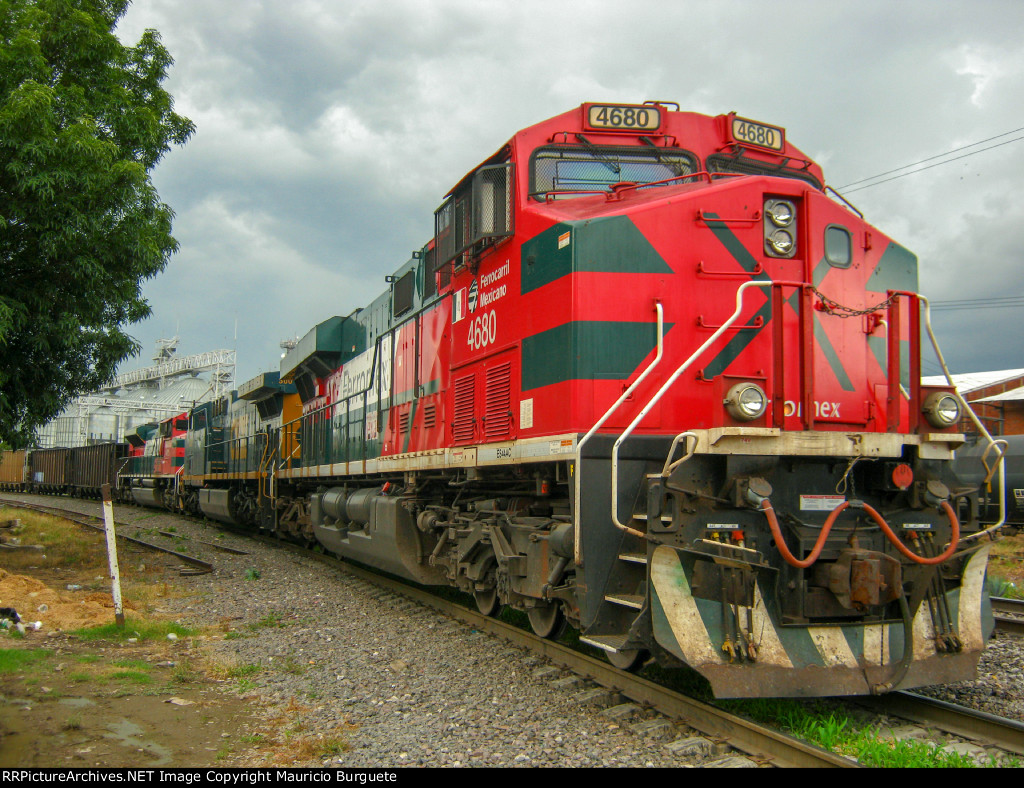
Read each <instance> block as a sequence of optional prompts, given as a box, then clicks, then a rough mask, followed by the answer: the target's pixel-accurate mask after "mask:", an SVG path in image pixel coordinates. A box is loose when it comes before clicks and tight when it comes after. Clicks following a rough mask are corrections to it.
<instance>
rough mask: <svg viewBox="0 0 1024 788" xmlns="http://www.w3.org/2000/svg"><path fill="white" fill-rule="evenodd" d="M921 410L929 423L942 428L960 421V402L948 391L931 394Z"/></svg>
mask: <svg viewBox="0 0 1024 788" xmlns="http://www.w3.org/2000/svg"><path fill="white" fill-rule="evenodd" d="M921 410H922V411H923V412H924V417H925V418H926V419H927V420H928V423H929V424H931V425H932V426H933V427H935V428H937V429H940V430H941V429H945V428H947V427H952V426H953V425H954V424H956V423H957V422H958V421H960V402H959V401H958V400H957V398H956V397H954V396H953V395H952V394H950V393H949V392H947V391H936V392H935V393H934V394H929V395H928V397H927V398H926V399H925V401H924V407H922V409H921Z"/></svg>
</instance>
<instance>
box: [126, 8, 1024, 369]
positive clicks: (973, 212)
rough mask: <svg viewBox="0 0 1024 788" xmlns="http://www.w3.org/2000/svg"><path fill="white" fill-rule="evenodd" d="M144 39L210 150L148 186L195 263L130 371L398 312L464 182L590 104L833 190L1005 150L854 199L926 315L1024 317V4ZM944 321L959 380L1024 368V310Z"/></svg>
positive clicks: (295, 28)
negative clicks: (912, 269)
mask: <svg viewBox="0 0 1024 788" xmlns="http://www.w3.org/2000/svg"><path fill="white" fill-rule="evenodd" d="M145 28H155V29H157V30H158V31H159V32H160V33H161V35H162V36H163V40H164V43H165V44H166V46H167V48H168V49H169V50H170V52H171V55H172V56H173V57H174V59H175V61H176V62H175V65H174V66H173V68H172V70H171V73H170V77H169V79H168V80H167V83H166V87H167V89H168V90H169V91H170V92H171V93H172V95H173V96H174V97H175V100H176V109H177V111H178V112H180V113H182V114H184V115H186V116H188V117H190V118H191V119H192V120H193V121H194V122H195V123H196V127H197V131H196V133H195V135H194V137H193V138H192V140H191V141H190V142H189V143H188V144H187V145H186V146H184V147H182V148H176V149H174V150H173V151H171V153H169V154H168V155H167V156H166V157H165V159H164V160H163V162H162V163H161V164H160V166H159V167H158V168H157V170H156V172H155V175H154V180H155V183H156V186H157V188H158V190H159V192H160V195H161V198H162V199H163V200H164V201H165V202H166V203H168V204H169V205H170V206H171V207H172V208H173V209H174V211H175V212H176V214H177V219H176V222H175V227H174V235H175V237H176V238H177V239H178V241H179V243H180V245H181V249H180V251H179V252H178V254H176V255H175V256H174V257H173V258H172V260H171V262H170V264H169V265H168V267H167V269H166V270H165V272H164V273H163V274H162V275H160V276H159V277H157V278H156V279H154V280H152V281H150V282H149V283H148V284H147V286H146V287H145V294H146V297H147V298H148V299H149V301H150V303H151V304H152V306H153V315H152V317H151V318H150V319H149V320H147V321H146V322H144V323H142V324H139V325H136V326H134V327H133V328H132V329H130V333H132V334H133V335H134V336H135V337H136V338H137V339H139V340H140V341H141V342H142V344H143V354H142V356H141V358H140V359H137V360H135V361H130V362H126V363H125V364H124V365H123V366H122V371H124V370H127V369H131V368H135V367H137V366H142V365H144V364H148V363H149V357H150V355H151V351H152V349H153V346H154V342H155V340H156V339H157V338H159V337H168V336H172V335H174V334H178V335H179V336H180V337H181V345H180V349H179V353H181V354H189V353H198V352H201V351H204V350H212V349H217V348H231V347H233V346H237V350H238V371H237V381H238V382H244V381H245V380H247V379H249V378H250V377H252V376H253V375H255V374H256V373H257V372H260V371H263V370H270V369H276V368H277V365H278V360H279V358H280V353H281V351H280V350H279V348H278V344H279V343H280V341H281V340H283V339H286V338H288V337H293V336H296V335H298V336H300V337H301V336H302V335H304V334H305V333H306V332H307V331H308V330H309V329H310V328H312V327H313V326H314V325H315V324H316V323H317V322H320V321H322V320H324V319H326V318H327V317H330V316H331V315H335V314H339V315H345V314H348V313H349V312H351V311H352V310H353V309H355V308H357V307H360V306H364V305H366V304H367V303H369V301H371V300H372V299H373V298H374V297H375V296H377V295H378V294H379V293H381V292H382V291H383V290H384V288H385V283H384V276H385V275H387V274H389V273H391V272H392V271H393V270H394V269H395V268H397V267H398V266H399V265H400V264H402V263H403V262H405V261H406V260H408V258H409V253H410V252H411V251H412V250H413V249H417V248H419V247H421V246H422V245H423V244H424V243H425V242H426V241H427V240H428V239H429V238H430V236H431V235H432V233H433V212H434V210H435V209H436V208H437V206H438V205H439V204H440V202H441V200H442V198H443V197H444V195H445V193H446V192H447V191H448V190H449V189H450V188H451V187H452V186H453V185H454V184H455V183H456V182H457V181H458V180H459V179H460V178H461V177H462V176H463V175H464V174H465V173H466V172H467V171H469V170H470V169H472V168H473V167H474V166H475V165H476V164H477V163H479V162H480V161H481V160H483V159H484V158H486V157H487V156H489V155H490V154H491V153H493V152H494V151H495V150H497V149H498V148H499V147H500V146H501V145H502V144H503V143H504V142H505V141H506V140H507V139H508V138H509V137H510V136H511V135H512V134H513V133H514V132H515V131H516V130H518V129H520V128H523V127H525V126H529V125H531V124H533V123H536V122H538V121H540V120H544V119H546V118H549V117H551V116H553V115H556V114H558V113H561V112H564V111H566V110H568V109H571V108H573V107H576V106H578V105H580V104H581V103H583V102H587V101H604V102H623V103H625V102H628V103H639V102H641V101H644V100H646V99H659V100H668V101H677V102H679V104H680V105H681V106H682V108H683V109H685V110H693V111H697V112H703V113H707V114H711V115H718V114H721V113H726V112H729V111H736V112H737V113H738V114H740V115H741V116H744V117H748V118H755V119H758V120H762V121H765V122H769V123H772V124H775V125H780V126H784V127H786V129H787V134H788V138H789V139H790V141H791V142H793V143H794V144H795V145H797V146H798V147H799V148H801V149H802V150H803V151H804V152H805V153H807V154H808V155H810V156H811V157H813V158H814V159H816V160H817V161H818V162H819V163H820V164H821V165H822V167H823V168H824V171H825V176H826V179H827V182H828V183H829V184H830V185H832V186H834V187H838V188H841V187H844V186H847V185H848V184H852V183H853V182H855V181H860V180H861V179H864V178H868V177H870V176H874V175H877V174H879V173H884V172H887V171H889V170H894V169H896V168H899V167H903V166H904V165H908V164H911V163H914V162H918V161H921V160H923V159H926V158H929V157H931V156H935V155H938V154H942V153H945V152H947V151H952V150H954V149H957V148H961V147H963V146H966V145H970V144H971V143H978V142H981V141H983V140H987V139H989V138H993V137H997V135H1005V136H998V138H996V139H992V140H991V141H989V142H987V143H985V144H982V145H977V146H974V147H970V148H967V149H966V150H963V151H960V152H958V153H955V154H952V156H950V157H946V158H939V159H934V160H931V161H929V162H926V163H925V164H923V165H921V166H922V167H924V166H928V165H931V164H936V163H938V162H941V161H946V160H947V159H948V158H952V157H954V156H964V155H965V154H970V153H974V152H976V151H981V150H982V149H984V148H988V147H992V146H997V145H998V146H999V147H994V148H993V149H992V150H988V151H984V152H977V153H975V155H970V156H967V157H966V158H962V159H960V160H958V161H953V162H952V163H948V164H943V165H942V166H936V167H932V168H931V169H927V170H924V171H922V172H920V173H919V174H914V175H909V176H906V177H899V178H897V179H895V180H891V181H889V182H886V183H881V184H880V185H877V186H871V187H869V188H863V189H859V186H863V185H864V184H860V185H859V186H857V185H853V186H849V188H848V189H844V190H843V193H844V194H845V195H846V196H847V197H848V199H849V200H850V201H851V202H853V203H854V204H855V205H857V207H858V208H860V209H861V211H863V212H864V214H865V215H866V217H867V219H868V220H869V221H871V222H872V223H873V224H875V225H876V226H877V227H878V228H879V229H880V230H882V231H883V232H885V233H887V234H889V235H890V236H892V237H893V238H895V239H896V240H897V241H899V242H900V243H902V244H903V245H905V246H907V247H908V248H910V249H911V250H912V251H914V252H915V253H916V254H917V255H918V256H919V258H920V287H921V290H922V291H923V292H924V294H925V295H927V296H928V297H929V298H931V299H932V300H933V301H937V302H943V301H961V302H962V301H964V300H967V299H991V298H1001V299H1005V298H1007V297H1012V296H1016V297H1019V299H1018V303H1021V304H1024V265H1022V260H1021V249H1022V248H1024V199H1021V197H1020V190H1021V189H1022V185H1024V141H1021V140H1019V138H1021V137H1024V43H1022V39H1021V32H1022V31H1024V3H1022V2H1020V0H1006V1H1005V2H1003V1H997V0H980V1H977V2H971V3H968V2H955V3H954V2H942V0H923V1H921V2H912V1H907V0H904V1H902V2H898V3H894V2H889V1H886V2H870V1H867V2H866V1H865V0H860V1H859V2H831V1H830V2H823V1H822V0H815V1H814V2H797V1H795V0H776V2H772V3H764V2H753V1H751V2H740V1H734V2H727V1H725V0H717V1H716V2H694V1H693V0H686V2H682V1H681V0H680V1H679V2H669V0H662V1H661V2H645V1H644V0H630V1H629V2H623V1H622V0H616V1H615V2H610V1H609V2H603V1H599V0H590V1H588V2H559V1H558V0H541V1H540V2H532V1H530V0H527V1H524V0H518V1H517V2H508V1H507V0H502V2H484V1H482V0H451V1H450V2H427V1H426V0H419V1H417V0H405V1H404V2H388V0H376V1H374V2H350V1H348V2H347V1H346V0H244V2H237V1H236V2H230V1H227V2H226V1H225V0H134V4H133V6H132V7H131V9H130V10H129V12H128V15H127V16H126V17H125V18H124V20H123V21H122V23H121V25H120V27H119V33H120V35H121V37H122V38H123V39H124V40H126V41H128V42H130V43H135V42H136V41H137V40H138V38H139V36H140V34H141V33H142V31H143V30H144V29H145ZM1014 130H1017V131H1016V133H1012V134H1006V133H1007V132H1013V131H1014ZM904 172H906V170H900V171H899V172H896V173H893V174H892V175H901V174H902V173H904ZM892 175H889V176H887V177H892ZM858 189H859V190H858ZM934 317H935V323H936V328H937V330H938V333H939V337H940V341H941V343H942V347H943V351H944V353H945V355H946V358H947V361H949V363H950V366H951V368H952V371H954V372H972V371H981V370H994V369H1009V368H1020V367H1024V342H1022V340H1021V332H1020V329H1019V327H1020V325H1021V322H1022V318H1024V306H1016V307H1012V308H998V309H996V308H991V307H989V308H974V309H957V310H943V311H936V312H935V314H934ZM236 322H237V334H238V338H237V343H236V341H235V339H234V336H235V325H236ZM937 372H938V366H937V365H936V364H934V363H930V362H927V361H926V363H925V367H924V373H925V374H935V373H937Z"/></svg>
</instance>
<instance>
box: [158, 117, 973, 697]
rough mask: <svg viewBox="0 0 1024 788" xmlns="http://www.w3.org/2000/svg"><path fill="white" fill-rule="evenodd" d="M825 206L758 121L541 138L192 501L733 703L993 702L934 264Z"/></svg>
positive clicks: (477, 185)
mask: <svg viewBox="0 0 1024 788" xmlns="http://www.w3.org/2000/svg"><path fill="white" fill-rule="evenodd" d="M827 191H828V190H827V189H826V187H825V178H824V175H823V173H822V171H821V168H820V167H819V166H818V165H817V164H815V163H814V162H813V161H811V160H809V159H808V157H807V156H805V155H804V154H803V153H801V152H800V151H799V150H798V149H797V148H795V147H794V146H793V145H792V144H791V143H790V142H789V141H788V139H787V138H786V134H785V131H784V130H783V129H782V128H779V127H777V126H773V125H769V124H766V123H762V122H758V121H753V120H747V119H744V118H740V117H737V116H736V115H734V114H729V115H721V116H718V117H707V116H704V115H699V114H695V113H688V112H680V111H678V106H675V107H674V108H673V106H670V105H669V104H667V103H664V102H648V103H645V104H640V105H611V104H608V105H605V104H584V105H583V106H581V107H579V108H577V109H574V110H571V111H569V112H566V113H564V114H562V115H559V116H557V117H554V118H552V119H550V120H547V121H544V122H543V123H538V124H537V125H535V126H532V127H530V128H527V129H525V130H523V131H520V132H518V133H517V134H516V135H515V136H513V137H512V138H511V139H510V140H509V141H508V142H507V143H506V144H505V145H503V146H502V147H501V148H500V149H499V150H498V151H497V152H496V153H495V154H494V155H493V156H492V157H490V158H489V159H488V160H487V161H485V162H483V163H482V164H481V165H480V166H479V167H477V168H476V169H474V170H473V171H472V172H470V173H469V174H468V175H466V177H465V178H463V179H462V180H461V181H459V183H458V184H457V185H456V186H455V187H454V188H453V189H452V190H451V192H450V193H449V194H448V196H447V197H446V199H445V200H444V202H443V204H442V205H441V207H440V208H439V209H438V210H437V212H436V215H435V230H436V231H435V237H434V238H433V239H432V241H431V242H430V243H429V244H427V245H426V246H425V247H424V248H423V249H422V250H421V251H419V252H416V253H414V255H413V258H412V259H411V260H410V261H409V262H408V263H406V264H405V265H404V266H402V267H401V268H400V269H399V270H398V271H397V272H396V273H395V274H394V275H392V276H389V277H387V279H388V281H389V283H390V287H389V288H388V290H387V291H386V292H385V293H384V294H382V295H381V297H380V298H378V299H377V300H376V301H374V302H373V303H372V304H371V305H369V306H367V307H365V308H363V309H358V310H356V311H354V312H352V313H351V314H349V315H347V316H346V317H333V318H330V319H329V320H326V321H325V322H323V323H321V324H319V325H318V326H316V327H315V328H314V329H313V330H312V331H311V332H310V333H309V334H308V335H307V336H306V337H305V338H304V339H303V340H302V341H301V342H299V343H298V345H297V346H296V347H295V348H294V350H292V351H290V352H289V353H288V354H287V356H286V357H285V358H284V359H283V361H282V362H281V370H280V376H278V375H277V374H276V373H274V374H273V375H264V376H260V377H258V378H256V379H254V380H253V381H250V382H249V383H248V384H246V385H245V386H244V387H242V389H241V390H240V391H239V396H238V398H237V399H235V400H234V401H231V402H225V403H223V404H222V405H220V406H218V407H216V408H212V409H211V408H207V409H205V410H203V411H202V412H199V411H194V412H193V414H192V421H191V425H190V428H189V432H188V436H187V443H186V456H185V469H184V471H183V473H182V475H181V477H180V485H181V489H180V490H179V492H180V495H179V496H178V498H177V501H178V503H179V505H182V502H184V501H192V502H193V503H192V504H190V506H193V507H195V506H197V507H198V508H199V509H200V510H201V511H203V512H205V513H206V514H208V515H210V516H212V517H215V518H217V519H220V520H232V521H236V522H239V523H242V524H249V525H255V526H260V527H263V528H266V529H269V530H273V531H276V532H278V533H282V534H286V535H289V536H291V537H293V538H299V539H305V540H308V541H312V540H314V539H315V540H317V541H319V542H320V543H322V544H323V545H324V546H325V547H327V548H328V549H330V550H332V551H334V552H336V553H338V554H340V555H343V556H346V557H349V558H352V559H354V560H358V561H361V562H363V563H366V564H370V565H373V566H376V567H379V568H381V569H384V570H387V571H389V572H392V573H394V574H398V575H401V576H404V577H407V578H409V579H411V580H414V581H416V582H419V583H424V584H430V585H433V584H449V585H454V586H457V587H459V588H462V589H464V590H466V591H468V592H470V593H472V594H474V595H475V597H476V600H477V604H478V606H479V607H480V609H481V610H482V611H483V612H485V613H494V612H495V611H496V610H497V609H498V608H499V607H500V606H501V605H510V606H512V607H514V608H517V609H519V610H523V611H525V612H526V613H527V615H528V616H529V620H530V622H531V625H532V626H533V628H534V629H535V631H536V632H538V633H539V634H541V635H545V636H556V635H557V634H558V633H559V632H560V631H561V628H562V625H563V623H564V622H566V621H568V622H569V623H571V624H572V626H574V627H576V628H577V629H579V630H580V633H581V640H582V641H583V642H586V643H589V644H591V645H593V646H595V647H597V648H600V649H602V650H604V651H605V652H607V654H608V655H609V658H610V659H611V661H612V662H613V663H614V664H616V665H619V666H622V667H632V666H635V665H636V664H638V663H639V662H640V661H642V660H643V659H644V658H646V657H647V655H651V656H653V657H654V658H655V659H656V660H657V661H658V662H659V663H661V664H664V665H681V664H685V665H689V666H691V667H693V668H695V669H696V670H698V671H699V672H701V673H702V674H703V675H704V676H706V677H707V678H708V680H709V681H710V682H711V685H712V687H713V689H714V691H715V693H716V694H718V695H720V696H762V695H767V696H773V695H840V694H857V693H870V692H882V691H886V690H889V689H893V688H896V687H910V686H916V685H923V684H935V683H940V682H948V681H957V680H961V679H965V678H969V677H970V676H972V675H973V672H974V667H975V664H976V662H977V659H978V656H979V654H980V652H981V650H982V648H983V647H984V642H985V640H986V638H987V636H988V634H989V633H990V631H991V616H990V611H989V605H988V600H987V597H986V595H985V591H984V582H983V581H984V576H985V568H986V560H987V550H988V547H987V546H986V545H985V544H983V541H984V540H981V539H977V538H976V536H977V535H978V533H979V528H980V526H979V525H978V521H977V517H976V515H975V513H976V509H977V500H976V498H977V496H976V492H977V491H976V488H972V487H969V486H966V485H963V484H961V483H960V482H959V481H958V479H957V477H956V476H955V475H954V473H953V470H952V467H951V460H952V458H953V453H954V450H955V449H956V448H957V447H958V446H959V445H960V444H961V443H962V441H963V436H961V435H960V434H957V433H956V432H955V425H956V424H957V422H958V419H959V416H960V414H959V407H960V403H959V401H958V398H957V397H956V396H954V395H953V394H951V391H952V387H949V388H941V387H933V388H926V387H924V386H922V385H921V383H920V367H919V364H920V352H921V348H920V340H919V337H920V317H919V315H920V306H921V299H920V297H919V296H917V295H916V294H915V291H916V289H917V261H916V258H915V256H914V255H913V254H912V253H910V252H909V251H907V250H906V249H904V248H903V247H902V246H900V245H899V244H897V243H896V242H894V241H892V240H890V239H889V238H887V237H886V236H885V235H883V234H882V233H881V232H880V231H879V230H877V229H876V228H874V227H873V226H871V225H870V224H868V223H867V222H866V221H865V220H864V219H863V217H862V216H861V215H860V214H859V213H858V212H857V211H856V210H855V209H853V208H852V206H849V205H847V204H844V203H843V202H842V201H841V198H838V199H833V197H831V196H830V195H829V194H828V193H827ZM292 392H294V393H292ZM246 413H248V414H249V415H248V416H246V415H245V414H246ZM217 414H221V415H217Z"/></svg>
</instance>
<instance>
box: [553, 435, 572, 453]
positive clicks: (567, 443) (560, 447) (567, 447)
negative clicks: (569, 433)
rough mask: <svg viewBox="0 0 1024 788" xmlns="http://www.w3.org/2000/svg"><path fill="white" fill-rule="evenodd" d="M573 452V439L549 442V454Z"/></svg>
mask: <svg viewBox="0 0 1024 788" xmlns="http://www.w3.org/2000/svg"><path fill="white" fill-rule="evenodd" d="M571 451H572V438H563V439H562V440H560V441H548V454H565V453H566V452H571Z"/></svg>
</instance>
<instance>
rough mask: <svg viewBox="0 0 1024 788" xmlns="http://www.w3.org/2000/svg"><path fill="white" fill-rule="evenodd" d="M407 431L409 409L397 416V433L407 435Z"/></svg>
mask: <svg viewBox="0 0 1024 788" xmlns="http://www.w3.org/2000/svg"><path fill="white" fill-rule="evenodd" d="M408 433H409V411H406V412H405V413H402V414H399V416H398V434H399V435H407V434H408Z"/></svg>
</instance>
